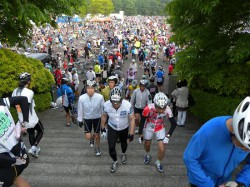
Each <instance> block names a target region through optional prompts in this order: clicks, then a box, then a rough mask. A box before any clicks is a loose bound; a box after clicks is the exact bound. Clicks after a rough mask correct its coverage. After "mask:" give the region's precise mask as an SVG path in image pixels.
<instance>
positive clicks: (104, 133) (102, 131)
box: [101, 128, 107, 140]
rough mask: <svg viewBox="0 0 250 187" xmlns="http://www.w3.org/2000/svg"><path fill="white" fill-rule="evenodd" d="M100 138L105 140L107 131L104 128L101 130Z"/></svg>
mask: <svg viewBox="0 0 250 187" xmlns="http://www.w3.org/2000/svg"><path fill="white" fill-rule="evenodd" d="M101 138H102V139H104V140H105V139H107V131H106V129H105V128H101Z"/></svg>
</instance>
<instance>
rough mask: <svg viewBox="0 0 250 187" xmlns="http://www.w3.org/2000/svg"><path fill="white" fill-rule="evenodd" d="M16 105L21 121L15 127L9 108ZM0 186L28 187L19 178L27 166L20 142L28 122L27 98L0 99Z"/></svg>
mask: <svg viewBox="0 0 250 187" xmlns="http://www.w3.org/2000/svg"><path fill="white" fill-rule="evenodd" d="M15 105H18V106H19V107H20V110H21V111H22V119H20V118H19V122H20V123H21V124H22V126H21V125H20V123H18V124H17V125H15V122H14V119H13V118H12V115H11V113H10V111H9V107H15ZM0 119H1V123H0V129H1V130H0V186H2V187H9V186H12V185H13V184H14V185H15V186H17V187H30V185H29V184H28V183H27V182H26V181H25V180H24V179H23V178H22V177H21V176H20V175H21V173H22V172H23V170H24V169H25V168H26V167H27V166H28V164H29V157H28V155H27V151H26V148H25V145H24V143H23V141H22V139H21V138H20V137H21V131H23V130H24V129H25V128H26V125H28V121H29V103H28V99H27V97H23V96H18V97H12V98H0Z"/></svg>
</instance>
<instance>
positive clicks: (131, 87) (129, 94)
mask: <svg viewBox="0 0 250 187" xmlns="http://www.w3.org/2000/svg"><path fill="white" fill-rule="evenodd" d="M137 88H139V86H136V87H135V88H134V87H133V86H132V85H129V86H128V90H127V92H126V98H131V96H132V94H133V92H134V91H135V89H137Z"/></svg>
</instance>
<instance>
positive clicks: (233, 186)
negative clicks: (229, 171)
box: [224, 181, 246, 187]
mask: <svg viewBox="0 0 250 187" xmlns="http://www.w3.org/2000/svg"><path fill="white" fill-rule="evenodd" d="M224 186H225V187H246V185H245V184H243V183H240V182H236V181H228V182H225V183H224Z"/></svg>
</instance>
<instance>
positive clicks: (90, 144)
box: [89, 138, 95, 147]
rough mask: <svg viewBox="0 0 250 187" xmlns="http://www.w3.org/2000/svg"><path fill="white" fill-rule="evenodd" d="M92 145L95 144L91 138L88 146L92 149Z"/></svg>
mask: <svg viewBox="0 0 250 187" xmlns="http://www.w3.org/2000/svg"><path fill="white" fill-rule="evenodd" d="M94 144H95V140H94V138H91V139H90V140H89V146H90V147H94Z"/></svg>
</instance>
